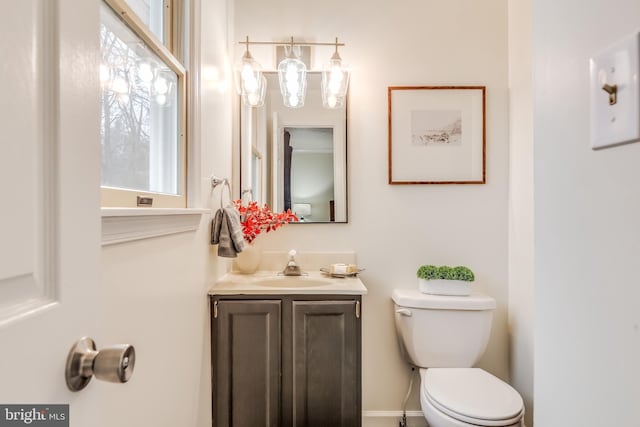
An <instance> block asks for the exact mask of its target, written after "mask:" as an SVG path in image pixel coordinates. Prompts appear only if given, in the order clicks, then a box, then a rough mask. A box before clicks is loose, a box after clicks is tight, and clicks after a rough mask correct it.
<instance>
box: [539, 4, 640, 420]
mask: <svg viewBox="0 0 640 427" xmlns="http://www.w3.org/2000/svg"><path fill="white" fill-rule="evenodd" d="M639 16H640V2H638V1H636V0H590V1H584V0H567V1H563V2H558V1H555V0H536V1H535V3H534V20H533V22H534V26H533V28H534V31H533V34H534V39H533V40H534V55H535V56H534V70H535V78H534V87H535V92H534V102H535V110H534V111H535V115H534V136H535V166H534V173H535V242H536V246H535V297H536V304H535V318H536V329H535V343H536V345H535V402H536V407H535V420H536V424H537V425H539V426H544V427H554V426H567V425H569V426H581V427H589V426H593V427H596V426H598V427H600V426H637V425H638V423H639V421H638V414H637V405H638V399H639V398H640V381H638V379H639V378H640V364H639V363H638V361H639V360H640V326H639V325H640V286H638V276H637V270H638V260H639V259H640V244H639V242H640V223H639V222H638V218H639V217H640V199H639V198H638V182H640V168H639V167H638V159H639V158H640V144H638V143H636V144H632V145H626V146H621V147H617V148H610V149H606V150H602V151H592V150H591V148H590V144H589V96H588V76H589V57H590V56H591V55H593V54H594V53H596V52H598V51H599V50H601V49H602V48H604V47H606V46H607V45H609V44H610V43H612V42H615V41H616V40H618V39H619V38H621V37H623V36H626V35H628V34H630V33H632V32H633V31H634V30H637V29H638V27H639V26H640V21H639V20H638V17H639Z"/></svg>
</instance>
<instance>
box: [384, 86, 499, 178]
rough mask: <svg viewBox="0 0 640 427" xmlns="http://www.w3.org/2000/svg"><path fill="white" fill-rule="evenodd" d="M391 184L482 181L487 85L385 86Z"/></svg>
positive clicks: (483, 174)
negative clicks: (387, 90) (387, 100)
mask: <svg viewBox="0 0 640 427" xmlns="http://www.w3.org/2000/svg"><path fill="white" fill-rule="evenodd" d="M388 96H389V184H484V183H485V145H486V142H485V87H484V86H390V87H389V93H388Z"/></svg>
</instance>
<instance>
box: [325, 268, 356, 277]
mask: <svg viewBox="0 0 640 427" xmlns="http://www.w3.org/2000/svg"><path fill="white" fill-rule="evenodd" d="M320 271H321V272H323V273H324V274H326V275H327V276H331V277H337V278H341V279H344V278H346V277H356V276H357V275H358V273H360V272H361V271H364V268H359V269H358V271H354V272H351V273H331V270H330V269H328V268H326V267H321V268H320Z"/></svg>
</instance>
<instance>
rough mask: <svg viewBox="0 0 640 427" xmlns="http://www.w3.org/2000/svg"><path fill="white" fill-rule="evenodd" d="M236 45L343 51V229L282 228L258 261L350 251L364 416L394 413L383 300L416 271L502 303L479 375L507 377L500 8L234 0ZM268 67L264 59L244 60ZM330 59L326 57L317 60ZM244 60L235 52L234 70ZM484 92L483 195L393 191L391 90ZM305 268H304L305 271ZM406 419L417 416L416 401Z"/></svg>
mask: <svg viewBox="0 0 640 427" xmlns="http://www.w3.org/2000/svg"><path fill="white" fill-rule="evenodd" d="M233 22H234V27H235V40H236V41H239V40H243V39H244V37H245V36H246V35H249V36H250V37H251V39H253V40H274V39H275V40H286V39H287V38H288V37H290V36H295V37H296V38H304V39H306V40H307V41H332V40H334V38H335V37H336V36H339V37H340V39H341V40H343V41H345V42H346V43H347V46H346V47H345V48H342V49H341V50H340V52H341V54H342V57H343V59H344V61H345V62H348V63H349V64H350V65H351V66H352V69H353V73H352V77H351V79H352V80H351V87H350V93H349V96H350V100H349V127H348V138H349V140H348V150H349V155H348V159H349V175H348V179H349V223H348V224H345V225H340V224H333V225H320V224H312V225H289V226H286V227H284V228H283V229H281V230H278V232H276V233H271V234H269V235H266V236H261V237H260V239H263V247H264V248H265V249H290V248H292V247H295V248H296V249H298V250H299V251H303V252H304V251H311V250H332V249H336V250H355V251H356V252H357V254H358V261H359V263H360V264H361V265H362V266H363V267H366V269H367V270H366V272H364V273H363V274H362V280H363V281H364V283H365V284H366V285H367V287H368V288H369V295H368V296H366V297H365V300H364V315H363V319H364V320H363V322H364V323H363V345H364V349H363V394H364V401H363V406H364V409H365V410H368V411H382V410H400V409H401V406H402V399H403V397H404V394H405V393H406V388H407V386H408V372H409V370H408V367H407V365H406V364H405V363H404V361H403V360H402V359H401V356H400V353H399V352H398V349H397V344H396V338H395V332H394V325H393V317H392V305H391V300H390V295H391V292H392V289H393V288H396V287H404V288H412V287H415V286H417V283H416V279H415V272H416V270H417V268H418V267H419V266H420V265H421V264H425V263H433V264H465V265H468V266H470V267H471V268H472V269H473V270H474V271H475V272H476V276H477V279H478V282H477V285H476V286H477V287H478V288H480V289H481V290H483V291H485V292H487V293H489V294H491V295H492V296H494V297H495V298H496V300H497V303H498V309H497V311H496V313H495V320H494V328H493V332H492V336H491V342H490V346H489V349H488V351H487V353H486V354H485V357H484V358H483V359H482V361H481V362H480V366H482V367H484V368H486V369H488V370H489V371H491V372H493V373H495V374H497V375H498V376H500V377H501V378H505V379H506V378H508V376H509V367H508V364H509V360H508V337H507V302H508V301H507V243H508V239H507V232H508V215H507V195H508V193H507V182H508V181H507V179H508V136H509V135H508V123H507V121H508V93H507V82H508V73H507V70H508V64H507V1H506V0H486V1H482V2H473V1H467V0H451V1H439V0H403V1H401V2H375V4H372V3H371V2H369V1H366V0H352V1H349V2H344V1H338V0H327V1H323V2H300V1H295V0H274V1H269V2H264V1H261V0H235V19H234V21H233ZM251 50H252V53H253V55H254V57H256V59H257V60H258V61H264V63H263V65H264V66H265V67H272V66H273V64H271V63H268V61H267V60H263V59H262V58H263V56H264V57H267V59H269V58H270V54H269V53H268V52H267V53H265V52H264V50H262V49H260V48H259V47H256V49H251ZM316 53H317V54H318V55H319V56H324V57H325V58H326V59H325V61H326V60H327V59H328V58H329V56H330V55H331V53H332V51H331V48H326V49H325V50H322V49H317V50H316ZM240 55H241V48H240V47H237V49H236V51H235V57H234V61H238V60H239V58H240ZM438 84H457V85H468V84H481V85H486V86H487V184H486V185H458V186H455V185H451V186H436V185H431V186H429V185H422V186H389V185H388V184H387V143H388V141H387V87H388V86H390V85H438ZM302 267H303V268H304V266H302ZM410 408H411V409H418V408H419V403H418V401H417V399H415V396H414V398H413V400H412V401H411V403H410Z"/></svg>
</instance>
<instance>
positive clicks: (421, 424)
mask: <svg viewBox="0 0 640 427" xmlns="http://www.w3.org/2000/svg"><path fill="white" fill-rule="evenodd" d="M401 419H402V411H362V427H398V423H399V422H400V420H401ZM407 427H427V421H426V420H425V419H424V415H423V414H422V411H407Z"/></svg>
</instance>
